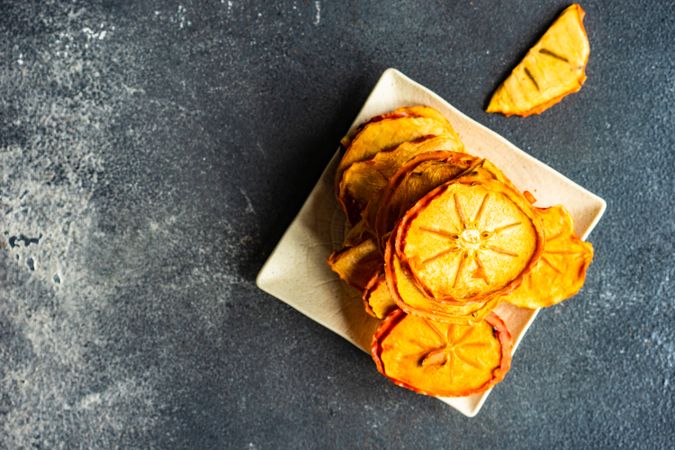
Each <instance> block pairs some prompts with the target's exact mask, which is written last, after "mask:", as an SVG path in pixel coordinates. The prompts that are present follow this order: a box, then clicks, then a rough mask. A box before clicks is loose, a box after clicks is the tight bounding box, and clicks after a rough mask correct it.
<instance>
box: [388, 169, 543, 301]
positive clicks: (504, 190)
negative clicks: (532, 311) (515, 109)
mask: <svg viewBox="0 0 675 450" xmlns="http://www.w3.org/2000/svg"><path fill="white" fill-rule="evenodd" d="M395 245H396V252H397V255H398V256H399V257H400V258H401V259H402V260H403V261H404V262H405V263H406V265H407V266H408V267H409V269H410V271H411V273H412V274H413V276H414V277H415V279H416V280H417V283H418V285H419V286H420V288H421V289H422V290H424V291H425V292H426V293H427V295H429V296H431V297H433V298H436V299H450V300H454V301H458V302H467V301H472V300H479V299H482V298H486V297H489V296H492V295H502V294H505V293H507V292H510V291H511V290H512V289H514V288H515V287H517V286H518V285H519V284H520V282H521V280H522V277H523V276H524V275H525V274H526V273H527V272H528V271H529V270H530V269H531V267H532V266H533V265H534V264H535V263H536V262H537V260H538V258H539V255H540V253H541V249H542V246H543V235H542V232H541V227H540V222H539V219H538V218H537V217H535V215H534V213H533V211H532V208H531V206H530V204H529V203H528V202H527V200H526V199H525V198H524V197H523V196H522V194H519V193H516V192H515V191H513V190H512V189H510V188H509V187H507V186H506V185H505V184H503V183H500V182H498V181H494V180H490V181H480V182H479V181H472V180H464V179H463V178H460V179H458V180H455V181H451V182H449V183H446V184H444V185H442V186H440V187H438V188H436V189H435V190H434V191H432V192H430V193H429V194H427V195H426V196H425V197H423V198H422V199H421V200H420V201H419V202H417V204H415V206H414V207H413V208H411V209H410V211H408V212H407V213H406V215H405V216H404V217H403V219H402V220H401V222H400V224H399V226H398V231H397V236H396V244H395Z"/></svg>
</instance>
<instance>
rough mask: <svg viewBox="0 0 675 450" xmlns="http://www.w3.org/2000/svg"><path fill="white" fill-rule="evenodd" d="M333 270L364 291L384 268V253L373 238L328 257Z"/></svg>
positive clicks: (346, 281) (345, 280) (337, 251)
mask: <svg viewBox="0 0 675 450" xmlns="http://www.w3.org/2000/svg"><path fill="white" fill-rule="evenodd" d="M328 265H329V266H330V268H331V270H332V271H333V272H335V273H336V274H338V276H339V277H340V278H341V279H342V280H343V281H344V282H345V283H347V284H349V285H350V286H352V287H354V288H356V289H358V290H360V291H363V290H364V289H365V287H366V285H367V284H368V282H369V281H370V279H371V278H372V277H373V275H374V274H376V273H378V272H379V271H381V269H382V254H381V253H380V251H379V249H378V247H377V245H375V242H374V241H373V240H372V239H366V240H364V241H362V242H360V243H358V244H356V245H354V246H351V247H345V248H342V249H340V250H336V251H334V252H333V253H331V255H330V256H329V257H328Z"/></svg>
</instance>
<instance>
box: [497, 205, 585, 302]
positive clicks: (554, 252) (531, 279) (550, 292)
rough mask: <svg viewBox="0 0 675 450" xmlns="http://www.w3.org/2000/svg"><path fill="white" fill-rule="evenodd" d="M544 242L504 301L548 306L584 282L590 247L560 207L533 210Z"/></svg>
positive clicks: (572, 293) (569, 293)
mask: <svg viewBox="0 0 675 450" xmlns="http://www.w3.org/2000/svg"><path fill="white" fill-rule="evenodd" d="M536 211H537V214H538V215H539V216H540V217H541V219H542V227H543V229H544V236H545V243H544V250H543V252H542V254H541V258H540V259H539V262H538V263H537V264H536V265H535V266H534V268H533V269H532V270H531V271H530V273H528V274H527V275H525V277H524V278H523V282H522V284H521V285H520V286H519V287H518V288H517V289H515V290H514V291H512V292H511V293H510V294H508V295H507V296H505V297H504V300H505V301H507V302H509V303H511V304H513V305H516V306H520V307H523V308H532V309H534V308H543V307H547V306H552V305H555V304H557V303H560V302H561V301H563V300H565V299H567V298H569V297H572V296H573V295H574V294H576V293H577V292H578V291H579V289H581V287H582V286H583V284H584V280H585V279H586V269H588V266H589V265H590V263H591V260H592V259H593V246H592V245H591V244H590V243H588V242H583V241H582V240H581V239H579V238H578V237H577V236H575V235H574V231H573V228H572V218H571V217H570V215H569V213H568V212H567V210H566V209H565V208H564V207H563V206H560V205H559V206H553V207H551V208H545V209H537V210H536Z"/></svg>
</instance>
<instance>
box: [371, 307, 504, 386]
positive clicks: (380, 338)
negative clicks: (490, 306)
mask: <svg viewBox="0 0 675 450" xmlns="http://www.w3.org/2000/svg"><path fill="white" fill-rule="evenodd" d="M511 347H512V344H511V335H510V333H509V331H508V329H507V328H506V325H505V324H504V322H503V321H502V320H501V319H500V318H499V317H498V316H497V315H496V314H494V313H492V314H490V315H489V316H488V317H487V318H486V319H485V320H484V321H481V322H478V323H476V324H474V325H468V326H463V325H454V324H448V323H443V322H436V321H433V320H429V319H425V318H422V317H416V316H414V315H406V314H405V313H404V312H403V311H401V310H396V311H394V312H392V313H391V314H389V315H388V316H387V317H386V318H385V320H384V321H383V322H382V323H381V324H380V326H379V327H378V329H377V331H376V332H375V335H374V336H373V344H372V348H371V354H372V357H373V360H374V361H375V364H376V366H377V370H378V371H379V372H380V373H381V374H382V375H384V376H385V377H387V378H389V379H390V380H391V381H393V382H394V383H396V384H397V385H399V386H401V387H404V388H407V389H410V390H412V391H415V392H418V393H420V394H425V395H433V396H440V397H462V396H466V395H469V394H475V393H477V392H483V391H485V390H487V389H488V388H490V387H492V386H494V385H495V384H497V383H498V382H500V381H501V380H503V379H504V376H505V375H506V373H507V372H508V371H509V368H510V366H511Z"/></svg>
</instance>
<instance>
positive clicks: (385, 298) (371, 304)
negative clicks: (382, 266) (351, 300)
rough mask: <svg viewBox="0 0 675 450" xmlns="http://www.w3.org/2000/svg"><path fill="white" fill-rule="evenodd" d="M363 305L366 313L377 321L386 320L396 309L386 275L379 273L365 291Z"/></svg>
mask: <svg viewBox="0 0 675 450" xmlns="http://www.w3.org/2000/svg"><path fill="white" fill-rule="evenodd" d="M362 298H363V305H364V307H365V309H366V312H367V313H368V314H369V315H370V316H372V317H375V318H376V319H384V318H385V316H386V315H387V314H389V313H390V312H392V311H393V310H395V309H396V302H395V301H394V299H393V297H392V296H391V293H390V292H389V287H388V286H387V278H386V277H385V275H384V273H377V274H375V275H374V276H373V278H371V280H370V282H369V283H368V285H367V286H366V289H365V290H364V291H363V296H362Z"/></svg>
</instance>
